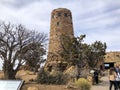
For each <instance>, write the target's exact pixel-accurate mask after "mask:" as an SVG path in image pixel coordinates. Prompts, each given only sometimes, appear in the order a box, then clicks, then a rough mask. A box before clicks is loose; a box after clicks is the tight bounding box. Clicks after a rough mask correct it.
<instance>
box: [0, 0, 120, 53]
mask: <svg viewBox="0 0 120 90" xmlns="http://www.w3.org/2000/svg"><path fill="white" fill-rule="evenodd" d="M56 8H67V9H69V10H71V12H72V17H73V25H74V26H73V27H74V34H75V36H80V35H81V34H86V38H85V39H84V41H85V42H86V43H88V44H90V43H93V42H95V41H96V40H98V41H101V42H106V43H107V51H120V0H0V21H5V22H12V23H15V24H16V23H20V24H23V25H24V26H26V27H27V28H29V29H35V30H36V31H39V32H45V33H47V34H48V36H49V32H50V31H49V30H50V17H51V12H52V10H53V9H56Z"/></svg>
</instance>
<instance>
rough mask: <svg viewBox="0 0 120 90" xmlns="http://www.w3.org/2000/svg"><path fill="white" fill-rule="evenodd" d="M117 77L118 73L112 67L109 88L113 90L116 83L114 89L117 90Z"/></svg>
mask: <svg viewBox="0 0 120 90" xmlns="http://www.w3.org/2000/svg"><path fill="white" fill-rule="evenodd" d="M116 77H117V74H116V71H115V69H114V68H110V71H109V76H108V78H109V82H110V86H109V90H112V86H113V85H114V90H117V83H116Z"/></svg>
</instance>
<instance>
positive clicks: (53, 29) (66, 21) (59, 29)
mask: <svg viewBox="0 0 120 90" xmlns="http://www.w3.org/2000/svg"><path fill="white" fill-rule="evenodd" d="M62 35H69V36H71V37H74V32H73V22H72V15H71V11H70V10H68V9H66V8H58V9H54V10H53V11H52V13H51V23H50V40H49V49H48V56H47V63H46V65H45V67H46V68H47V69H48V71H51V70H52V69H57V67H58V66H59V65H62V66H61V67H63V68H65V67H66V64H67V63H65V62H62V60H61V58H60V55H59V54H58V52H61V50H62V49H61V42H60V37H61V36H62Z"/></svg>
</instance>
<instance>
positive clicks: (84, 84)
mask: <svg viewBox="0 0 120 90" xmlns="http://www.w3.org/2000/svg"><path fill="white" fill-rule="evenodd" d="M75 85H76V86H77V88H79V89H80V90H90V88H91V85H90V83H89V82H88V81H87V80H86V79H85V78H80V79H78V80H77V81H75Z"/></svg>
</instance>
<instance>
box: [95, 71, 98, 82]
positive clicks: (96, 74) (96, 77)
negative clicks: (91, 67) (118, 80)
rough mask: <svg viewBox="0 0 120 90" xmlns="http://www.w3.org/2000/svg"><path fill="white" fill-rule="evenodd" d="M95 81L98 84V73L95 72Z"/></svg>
mask: <svg viewBox="0 0 120 90" xmlns="http://www.w3.org/2000/svg"><path fill="white" fill-rule="evenodd" d="M94 80H95V83H96V84H98V71H97V70H95V72H94Z"/></svg>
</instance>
